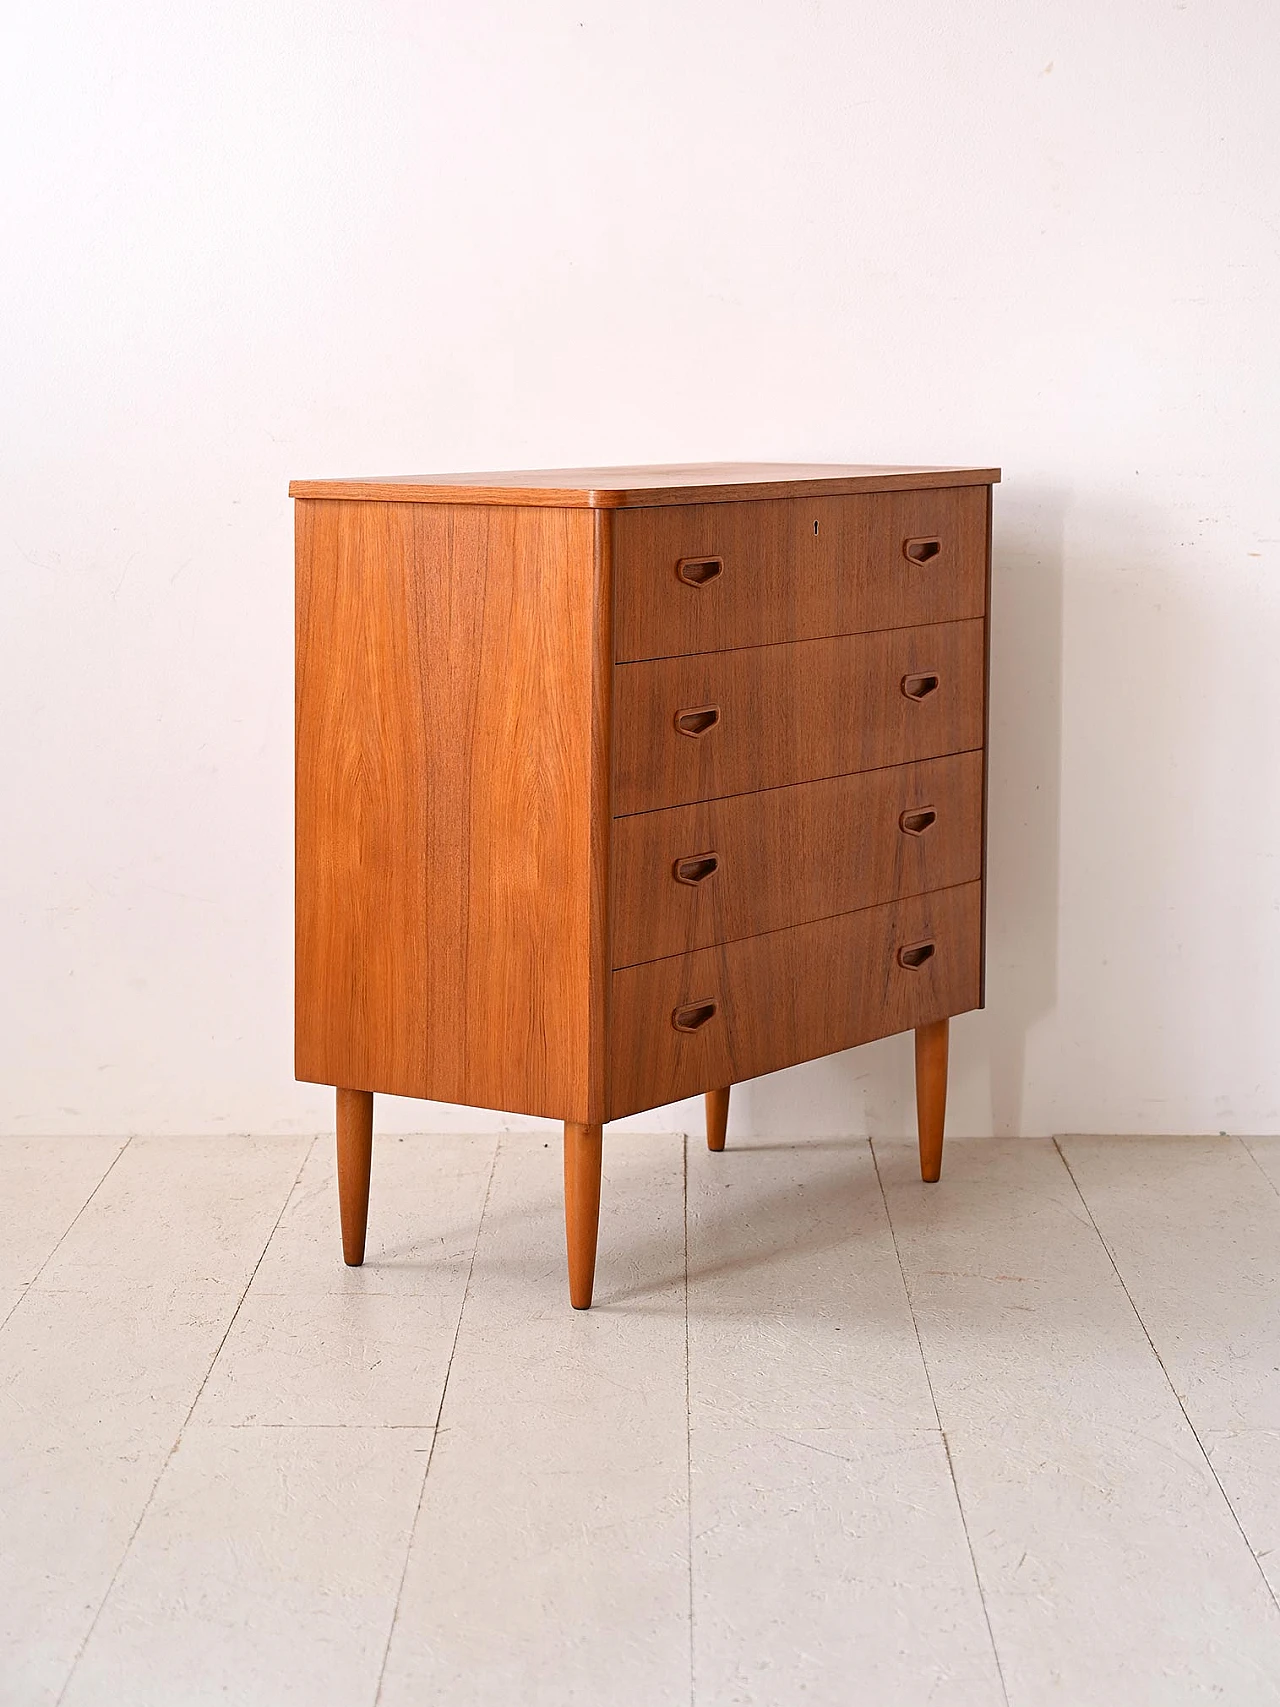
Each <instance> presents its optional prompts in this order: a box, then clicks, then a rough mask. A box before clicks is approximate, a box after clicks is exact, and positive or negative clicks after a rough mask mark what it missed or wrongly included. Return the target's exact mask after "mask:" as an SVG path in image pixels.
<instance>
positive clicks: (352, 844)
mask: <svg viewBox="0 0 1280 1707" xmlns="http://www.w3.org/2000/svg"><path fill="white" fill-rule="evenodd" d="M599 566H600V564H599V553H598V551H597V544H596V539H595V533H594V525H593V520H592V516H591V514H590V512H585V511H566V510H540V509H532V510H531V509H494V508H474V507H465V506H455V505H448V506H431V505H404V504H389V503H378V504H353V503H334V502H328V501H313V502H303V503H300V504H299V505H298V629H297V642H298V644H297V1028H296V1036H297V1073H298V1077H299V1078H302V1079H313V1080H317V1081H319V1082H321V1083H327V1084H336V1085H343V1086H347V1087H352V1088H358V1089H361V1090H372V1091H391V1092H395V1093H397V1094H399V1095H404V1096H417V1097H429V1098H432V1099H433V1100H437V1101H444V1102H460V1103H470V1104H476V1105H479V1106H482V1107H487V1108H501V1109H508V1110H511V1111H513V1112H519V1113H528V1114H541V1115H545V1116H549V1117H552V1118H555V1119H561V1120H564V1119H575V1120H583V1121H586V1120H589V1119H592V1118H599V1115H600V1104H601V1101H602V1099H603V1094H604V1093H603V1077H602V1068H601V1066H600V1063H599V1062H598V1061H595V1060H593V1051H594V1052H596V1053H598V1051H599V1048H600V1042H601V1039H602V1035H603V1033H602V1022H601V1021H600V1019H599V1017H598V1016H597V1019H596V1023H595V1025H594V1026H593V1016H592V1012H591V1003H592V992H593V990H594V991H595V992H596V995H597V1004H598V1002H599V992H600V989H601V985H602V971H601V969H602V968H603V967H605V966H607V964H608V962H607V959H605V949H604V943H603V929H604V920H603V917H602V909H601V908H600V906H599V905H598V903H597V904H596V905H595V906H594V907H593V903H592V895H593V892H594V893H596V894H598V893H599V892H600V890H601V888H602V885H603V874H602V872H601V871H598V870H594V869H593V862H597V861H599V860H601V859H602V858H603V850H602V848H601V846H600V842H599V836H598V833H597V831H596V830H595V829H594V828H593V816H592V808H591V802H592V800H593V798H594V799H598V798H599V797H600V790H601V788H602V787H603V786H605V785H604V784H603V783H602V781H601V779H600V778H599V776H598V775H597V774H596V772H597V769H598V767H599V764H600V763H602V761H603V754H602V753H601V751H600V749H599V747H598V745H593V740H595V739H596V738H597V737H596V736H593V731H595V730H597V725H598V721H599V709H600V708H599V705H598V703H597V699H598V695H599V693H600V692H601V691H602V682H601V676H602V669H601V667H598V666H597V664H596V662H595V660H596V658H597V656H598V648H599V646H600V645H601V644H602V641H601V623H600V610H601V606H602V603H605V604H607V598H605V597H604V596H603V595H602V593H601V591H600V589H599V588H598V587H597V585H596V578H597V573H598V570H599ZM603 680H604V691H607V682H608V675H607V671H604V672H603ZM593 886H594V890H593ZM597 962H598V965H596V970H595V971H594V972H593V964H596V963H597Z"/></svg>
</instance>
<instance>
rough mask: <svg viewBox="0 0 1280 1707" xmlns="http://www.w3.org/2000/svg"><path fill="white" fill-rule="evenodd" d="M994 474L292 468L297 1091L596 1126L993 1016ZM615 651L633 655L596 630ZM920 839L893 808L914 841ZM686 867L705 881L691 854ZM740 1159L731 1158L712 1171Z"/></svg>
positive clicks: (573, 1182) (721, 1121)
mask: <svg viewBox="0 0 1280 1707" xmlns="http://www.w3.org/2000/svg"><path fill="white" fill-rule="evenodd" d="M998 479H999V471H998V470H996V469H976V468H968V469H961V468H923V467H904V466H897V465H894V466H885V467H875V466H871V465H864V464H812V463H786V464H772V463H719V464H702V465H685V466H681V467H652V468H614V469H607V468H594V469H592V468H588V469H560V470H555V469H552V470H539V471H534V472H522V473H502V474H482V475H473V474H451V475H433V476H430V477H427V478H425V479H400V480H381V479H379V480H352V481H296V482H295V483H294V484H293V485H292V486H291V487H290V491H291V493H292V494H293V495H294V497H295V498H297V499H298V503H297V508H296V516H297V670H296V689H297V730H296V756H297V773H296V795H297V799H296V821H297V884H296V969H297V978H296V1070H297V1074H298V1077H299V1078H302V1079H309V1080H314V1081H316V1082H318V1083H321V1084H330V1085H334V1086H336V1087H337V1090H338V1096H337V1117H338V1120H337V1124H338V1134H337V1150H338V1175H339V1200H340V1209H341V1221H342V1231H343V1248H344V1253H345V1255H346V1258H347V1260H348V1262H351V1263H358V1262H359V1261H360V1260H361V1258H362V1255H363V1248H364V1230H365V1221H366V1213H367V1205H368V1192H369V1178H370V1162H371V1157H372V1153H373V1149H374V1144H373V1140H372V1125H373V1120H372V1116H373V1109H372V1100H373V1099H372V1093H374V1092H393V1093H398V1094H401V1095H406V1096H416V1097H423V1098H429V1099H431V1100H434V1101H441V1102H455V1103H465V1104H471V1105H473V1106H479V1107H483V1108H492V1109H502V1110H507V1111H510V1112H512V1113H521V1114H533V1115H542V1116H546V1117H549V1118H552V1119H556V1120H559V1121H563V1122H564V1130H565V1158H564V1159H565V1204H566V1214H567V1234H568V1253H569V1269H570V1293H571V1299H572V1302H573V1304H574V1305H575V1306H576V1307H578V1308H585V1307H586V1306H587V1305H588V1304H589V1303H590V1301H591V1291H592V1275H593V1266H594V1255H595V1243H596V1226H597V1220H598V1208H599V1188H600V1166H601V1154H602V1144H601V1125H602V1123H603V1122H604V1121H606V1120H610V1119H613V1118H615V1117H618V1116H621V1115H625V1114H630V1113H634V1112H637V1111H639V1110H642V1109H646V1108H653V1107H656V1106H659V1105H661V1104H664V1103H668V1102H671V1101H674V1100H677V1099H679V1098H681V1097H685V1096H689V1095H692V1094H695V1093H697V1092H700V1091H701V1092H704V1093H706V1096H707V1140H708V1143H709V1145H710V1146H711V1148H712V1149H713V1150H714V1149H717V1148H722V1147H723V1146H724V1144H725V1141H726V1130H727V1120H728V1109H729V1099H730V1087H731V1086H732V1085H733V1084H735V1083H737V1082H739V1081H741V1080H744V1079H748V1078H752V1077H755V1076H757V1075H758V1074H761V1073H769V1072H774V1071H776V1070H778V1069H779V1068H782V1067H786V1066H789V1065H791V1064H792V1063H795V1062H799V1061H805V1060H809V1059H811V1058H813V1057H815V1056H818V1055H823V1054H828V1053H831V1052H833V1051H836V1050H841V1049H846V1048H849V1047H851V1046H852V1045H854V1044H858V1043H862V1042H867V1041H869V1040H870V1039H872V1038H876V1037H882V1036H885V1035H888V1034H889V1033H892V1032H898V1031H905V1030H910V1029H913V1028H914V1029H915V1030H916V1032H917V1077H918V1084H919V1087H920V1094H919V1106H920V1120H921V1127H920V1133H921V1161H922V1168H923V1169H924V1171H925V1177H926V1178H936V1177H937V1169H938V1166H939V1163H940V1156H941V1143H942V1135H943V1115H944V1110H945V1094H946V1068H947V1049H946V1043H947V1022H948V1019H949V1016H951V1015H952V1014H957V1013H963V1012H965V1011H966V1010H967V1009H969V1008H972V1007H975V1006H978V1005H980V1004H981V1001H982V966H983V952H982V934H983V931H982V917H983V902H984V896H985V870H984V857H985V847H984V836H983V818H984V811H985V787H986V780H985V779H986V755H985V745H986V660H987V648H988V643H989V642H988V635H989V624H988V620H987V614H988V602H989V594H990V514H991V504H990V497H991V493H990V487H991V484H992V482H993V481H995V480H998ZM615 627H616V633H615ZM904 815H905V816H904ZM691 861H692V863H690V862H691ZM726 1161H727V1163H728V1164H729V1165H732V1158H731V1157H730V1158H726Z"/></svg>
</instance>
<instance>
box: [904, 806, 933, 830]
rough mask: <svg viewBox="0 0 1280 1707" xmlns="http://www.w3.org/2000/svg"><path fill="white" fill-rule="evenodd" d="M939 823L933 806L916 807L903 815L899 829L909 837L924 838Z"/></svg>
mask: <svg viewBox="0 0 1280 1707" xmlns="http://www.w3.org/2000/svg"><path fill="white" fill-rule="evenodd" d="M937 822H938V814H937V813H936V812H935V811H934V809H933V807H932V806H916V807H913V808H912V809H911V810H910V811H909V812H904V813H903V814H902V816H901V817H900V818H899V819H898V828H899V829H900V830H901V831H902V832H903V834H904V835H907V836H923V835H924V833H925V831H926V830H928V829H930V828H931V827H932V826H933V825H934V824H936V823H937Z"/></svg>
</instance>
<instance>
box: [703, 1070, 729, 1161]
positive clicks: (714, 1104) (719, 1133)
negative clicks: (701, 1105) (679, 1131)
mask: <svg viewBox="0 0 1280 1707" xmlns="http://www.w3.org/2000/svg"><path fill="white" fill-rule="evenodd" d="M732 1088H733V1087H732V1086H731V1085H726V1086H725V1087H724V1088H723V1089H722V1090H718V1091H708V1092H707V1094H706V1098H705V1102H706V1110H707V1149H708V1150H723V1149H724V1141H725V1135H726V1133H727V1132H728V1130H729V1092H730V1091H731V1090H732Z"/></svg>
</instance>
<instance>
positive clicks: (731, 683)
mask: <svg viewBox="0 0 1280 1707" xmlns="http://www.w3.org/2000/svg"><path fill="white" fill-rule="evenodd" d="M983 628H984V624H983V623H982V622H980V621H977V622H948V623H936V624H932V625H930V626H929V627H926V628H902V629H889V630H887V631H884V632H881V633H877V634H858V635H844V636H841V637H839V638H837V639H832V640H802V641H797V642H795V643H794V644H792V645H788V646H754V647H748V648H745V649H744V650H742V651H738V652H704V653H702V654H700V655H698V656H695V657H690V658H662V659H656V660H653V661H650V662H647V663H637V664H619V665H617V666H616V667H615V669H614V672H613V676H614V719H613V721H614V764H615V772H614V805H613V810H614V812H615V814H618V815H619V816H620V815H622V814H624V813H628V812H651V811H656V810H658V809H659V808H661V807H664V806H679V805H683V804H685V803H686V802H690V801H695V800H712V799H715V798H716V797H717V796H719V795H725V794H749V793H752V792H754V791H755V790H757V789H762V788H777V787H781V786H782V785H784V784H786V783H792V782H810V781H813V780H815V779H817V778H818V777H827V776H841V775H845V774H847V773H848V772H850V771H860V770H873V769H876V768H877V767H879V766H883V765H897V764H906V763H910V762H911V761H913V760H916V759H928V758H937V757H940V756H942V755H943V754H946V753H960V752H966V751H969V750H970V749H972V748H975V747H980V746H981V745H982V741H983V691H984V669H985V666H984V658H983ZM911 694H916V695H919V696H920V697H916V698H912V697H909V696H910V695H911ZM684 731H690V732H684Z"/></svg>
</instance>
